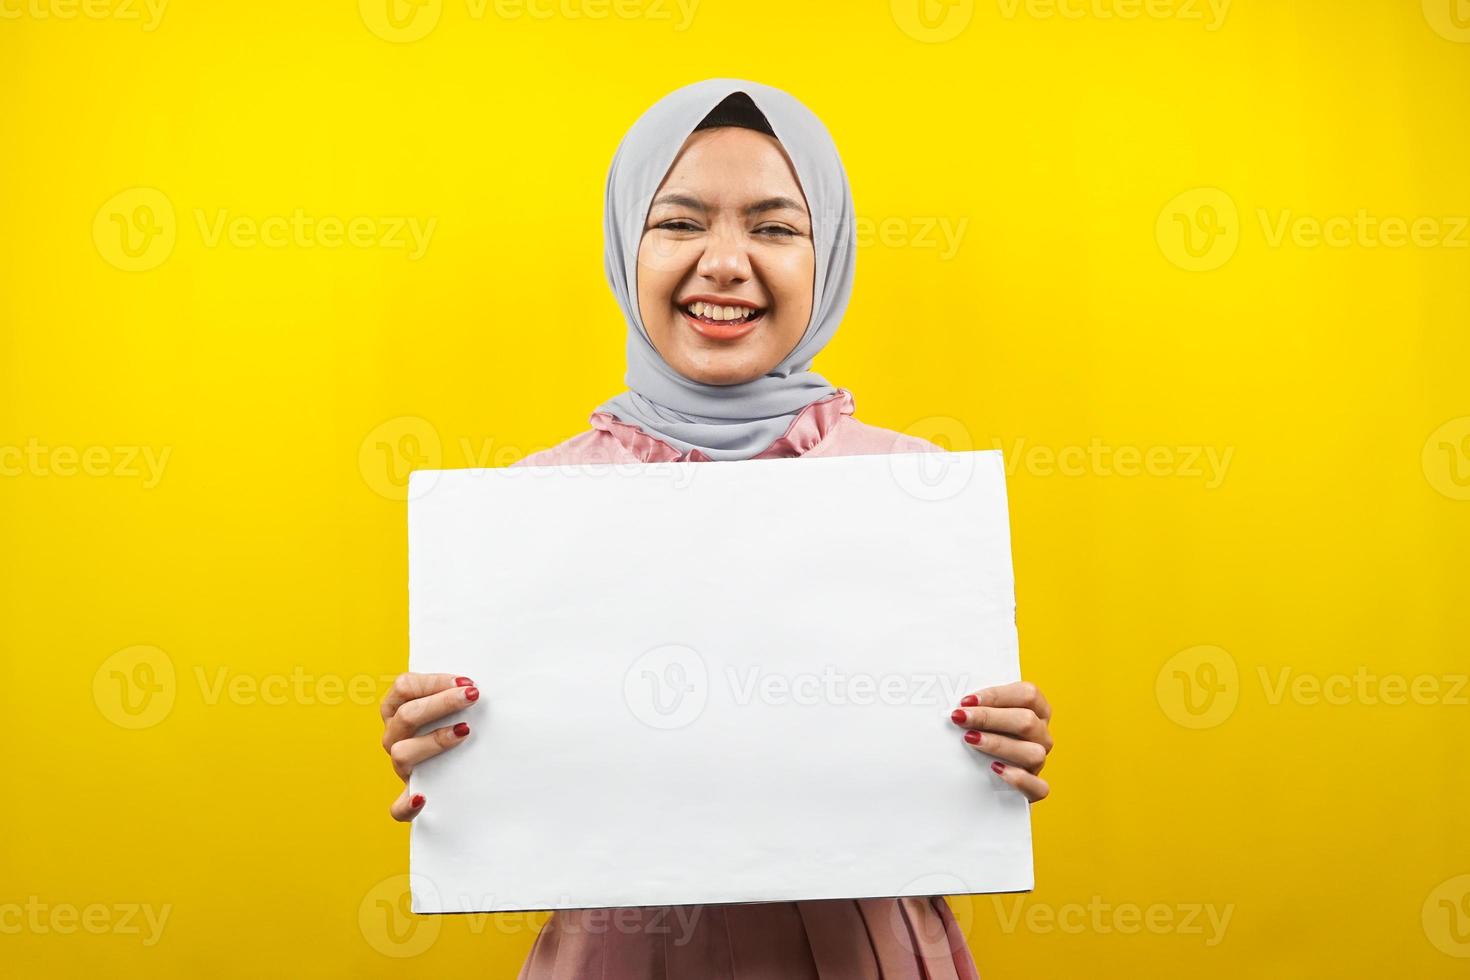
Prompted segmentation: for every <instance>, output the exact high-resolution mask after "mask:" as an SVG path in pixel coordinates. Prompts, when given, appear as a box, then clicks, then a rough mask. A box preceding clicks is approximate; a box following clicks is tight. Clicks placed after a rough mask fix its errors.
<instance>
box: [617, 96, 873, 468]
mask: <svg viewBox="0 0 1470 980" xmlns="http://www.w3.org/2000/svg"><path fill="white" fill-rule="evenodd" d="M735 92H744V93H745V94H746V95H748V96H750V99H751V101H752V102H754V103H755V105H756V108H758V109H760V111H761V112H762V113H763V114H764V115H765V117H766V120H767V121H768V122H769V123H770V124H771V129H772V130H774V131H775V134H776V139H777V140H778V141H780V143H781V146H782V147H783V148H784V149H785V151H786V154H787V156H789V157H790V158H791V163H792V165H793V166H794V167H795V169H796V178H797V181H798V182H799V183H800V184H801V189H802V191H803V192H804V193H805V194H806V200H807V207H808V208H809V209H810V211H811V218H812V245H813V248H814V249H815V252H816V255H815V258H816V263H815V266H816V276H815V283H814V289H813V294H812V318H811V322H810V323H808V324H807V328H806V332H805V333H804V334H803V335H802V338H801V340H800V342H798V343H797V345H796V347H795V348H794V349H793V350H792V351H791V353H790V354H788V355H787V356H786V358H785V359H784V360H783V361H781V363H779V364H777V365H776V366H775V367H774V368H772V369H771V371H770V372H769V373H767V374H766V375H764V376H762V377H759V378H755V379H753V380H751V381H747V382H743V383H741V384H733V385H709V384H702V383H700V382H698V381H691V380H690V379H688V378H686V377H684V376H683V375H681V374H679V373H678V372H677V371H675V370H674V369H673V368H672V367H670V366H669V365H668V364H667V363H666V362H665V361H664V359H663V358H662V357H661V356H660V355H659V353H658V351H657V350H656V349H655V348H654V346H653V344H652V342H651V341H650V340H649V339H648V332H647V330H645V329H644V326H643V320H642V317H640V316H639V314H638V284H637V272H638V244H639V241H640V240H641V239H642V237H643V225H644V222H645V221H646V220H647V217H648V209H649V205H650V204H651V203H652V201H653V195H654V193H655V192H656V191H657V190H658V187H659V185H660V184H662V183H663V179H664V177H665V176H666V175H667V174H668V171H669V168H670V167H671V166H673V163H674V158H675V157H676V156H678V153H679V150H680V149H681V148H682V147H683V145H684V140H685V139H687V138H688V137H689V134H690V133H692V132H693V131H694V127H695V126H697V125H699V124H700V122H702V121H703V120H704V117H705V116H707V115H708V114H709V112H710V110H712V109H714V108H715V107H716V106H718V105H719V104H720V103H721V102H723V101H724V100H725V97H726V96H728V95H731V94H733V93H735ZM854 229H855V225H854V218H853V206H852V190H851V189H850V188H849V187H848V183H847V172H846V171H845V170H844V169H843V167H842V160H841V158H840V157H839V156H838V155H837V146H836V144H834V143H833V142H832V136H831V134H829V133H828V132H827V128H826V127H825V126H824V125H822V121H821V120H820V119H818V118H817V117H816V116H815V115H814V114H813V113H812V111H811V110H810V109H808V108H807V107H806V106H804V105H802V104H801V103H800V102H798V101H797V100H796V99H795V98H793V97H792V96H790V95H788V94H786V93H785V92H783V91H781V90H780V89H775V88H771V87H770V86H768V85H761V84H758V83H756V82H747V81H742V80H740V79H732V78H712V79H708V80H706V81H702V82H695V83H694V84H693V85H688V86H685V87H684V88H681V89H677V90H675V91H673V92H670V93H669V94H668V95H666V96H664V97H663V98H662V99H660V100H659V101H658V102H656V103H654V105H653V106H652V107H651V108H650V109H649V110H648V111H647V112H645V113H644V114H643V115H642V116H640V117H639V119H638V121H637V122H635V123H634V124H633V126H632V128H631V129H629V130H628V132H627V134H626V135H625V136H624V137H623V141H622V143H621V144H619V146H618V151H617V153H616V154H615V155H614V156H613V161H612V166H611V168H609V170H608V175H607V205H606V212H605V214H604V218H603V233H604V258H605V265H606V269H607V279H608V283H609V284H610V285H611V286H612V291H613V295H614V296H615V297H617V301H618V306H619V307H621V308H622V311H623V318H624V319H625V320H626V321H627V323H628V341H627V357H628V371H627V374H626V375H625V376H624V379H623V380H624V382H625V383H626V384H627V386H628V389H629V390H628V391H625V392H623V393H622V394H621V395H618V396H617V397H615V398H612V399H610V400H609V401H607V402H605V403H603V404H602V405H599V406H598V408H597V410H598V411H602V412H608V413H610V414H612V415H614V416H615V417H617V418H618V419H620V420H622V421H624V422H628V423H630V424H633V425H637V426H638V427H640V428H641V429H643V430H644V431H645V432H648V433H649V434H650V435H654V436H657V437H658V438H660V439H662V440H664V441H665V442H667V443H669V444H670V445H672V446H675V447H676V448H678V449H679V450H680V451H681V452H688V451H689V450H690V449H692V448H698V449H700V450H702V451H703V452H704V453H705V454H706V455H708V456H709V457H710V458H711V459H715V460H734V459H749V458H750V457H752V456H755V455H757V454H759V453H760V452H761V451H762V450H764V449H766V448H768V447H769V446H770V445H771V443H773V442H775V441H776V440H777V439H779V438H781V436H782V435H784V434H785V432H786V430H787V428H788V427H789V426H790V425H791V422H792V420H793V419H795V418H796V416H797V414H798V413H799V412H800V411H801V410H802V409H803V408H805V407H806V406H807V405H810V404H811V403H812V402H815V401H820V400H821V399H823V398H826V397H827V396H829V395H831V394H833V393H834V392H835V391H836V390H837V389H836V388H834V387H833V386H832V385H831V384H829V383H828V382H827V379H826V378H824V377H822V376H821V375H820V374H817V373H815V372H814V371H812V370H810V368H811V365H812V359H813V358H814V357H816V355H817V352H818V351H820V350H821V349H822V348H823V347H825V346H827V342H828V341H829V340H831V339H832V335H833V334H835V333H836V332H837V325H838V324H839V323H841V322H842V315H843V313H844V312H845V311H846V310H847V301H848V298H849V297H850V296H851V295H852V280H853V273H854V270H855V268H856V264H857V255H856V252H855V251H854V247H853V246H854V237H855V231H854Z"/></svg>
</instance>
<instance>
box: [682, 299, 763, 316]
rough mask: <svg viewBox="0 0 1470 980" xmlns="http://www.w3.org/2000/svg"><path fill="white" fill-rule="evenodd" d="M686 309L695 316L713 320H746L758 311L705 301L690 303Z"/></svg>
mask: <svg viewBox="0 0 1470 980" xmlns="http://www.w3.org/2000/svg"><path fill="white" fill-rule="evenodd" d="M685 309H687V310H688V311H689V312H690V313H692V314H694V315H695V316H703V317H708V318H709V319H711V320H744V319H746V318H747V317H751V316H754V315H755V313H756V311H755V310H753V309H750V308H749V307H746V306H715V305H714V304H712V303H703V302H700V303H690V304H689V305H688V306H687V307H685Z"/></svg>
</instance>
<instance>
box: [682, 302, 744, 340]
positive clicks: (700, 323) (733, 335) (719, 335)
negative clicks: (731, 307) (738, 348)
mask: <svg viewBox="0 0 1470 980" xmlns="http://www.w3.org/2000/svg"><path fill="white" fill-rule="evenodd" d="M675 308H676V309H677V310H678V311H679V313H680V315H681V316H683V317H684V320H685V321H686V322H687V323H688V324H689V325H690V326H691V327H693V328H694V329H695V330H696V331H698V332H699V333H700V334H701V335H702V336H705V337H708V338H709V339H710V340H736V339H738V338H740V337H744V336H745V335H746V334H748V333H750V332H751V331H752V330H754V329H755V325H756V324H757V323H760V322H761V320H762V319H763V318H764V317H765V315H766V311H765V310H760V311H759V312H757V313H756V315H755V316H753V317H749V318H747V319H745V320H733V321H732V320H711V319H709V318H707V317H700V316H695V315H694V314H693V313H690V312H689V311H688V310H687V309H685V308H684V307H682V306H679V307H675Z"/></svg>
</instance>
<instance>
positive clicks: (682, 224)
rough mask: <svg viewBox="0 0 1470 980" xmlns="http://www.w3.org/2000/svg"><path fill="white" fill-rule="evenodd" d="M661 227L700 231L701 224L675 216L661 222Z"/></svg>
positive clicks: (667, 229)
mask: <svg viewBox="0 0 1470 980" xmlns="http://www.w3.org/2000/svg"><path fill="white" fill-rule="evenodd" d="M659 227H660V228H662V229H664V230H665V231H698V230H699V226H698V225H696V224H693V223H692V222H689V221H685V220H683V219H682V218H675V219H672V220H669V221H663V222H660V223H659Z"/></svg>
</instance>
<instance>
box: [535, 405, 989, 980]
mask: <svg viewBox="0 0 1470 980" xmlns="http://www.w3.org/2000/svg"><path fill="white" fill-rule="evenodd" d="M853 407H854V406H853V398H852V394H851V393H850V392H848V391H845V390H842V389H839V390H838V391H837V393H836V394H834V395H831V396H829V397H828V398H825V399H823V400H822V401H819V402H816V403H814V404H812V405H809V406H807V407H806V408H805V409H803V410H802V411H801V413H800V414H799V415H797V417H796V418H795V419H794V420H793V421H792V423H791V426H790V427H789V428H788V429H787V430H786V434H785V435H784V436H782V437H781V438H780V439H778V440H777V441H776V442H775V443H774V444H772V445H771V447H770V448H768V449H766V450H765V451H764V452H762V453H761V454H760V455H759V456H756V457H755V458H756V459H769V458H774V457H789V456H856V455H862V454H866V453H913V452H943V450H942V449H940V447H938V446H936V445H934V444H933V443H931V442H927V441H925V440H923V439H919V438H915V437H914V436H908V435H904V434H903V433H900V432H894V431H892V430H889V429H880V428H877V427H875V426H871V425H867V424H865V423H862V422H859V421H858V420H857V419H855V418H853V417H852V413H853ZM589 421H590V422H591V423H592V429H591V430H589V431H587V432H584V433H582V434H581V435H578V436H574V437H573V438H571V439H568V440H567V441H566V442H563V443H561V444H560V445H556V446H552V447H551V448H550V449H544V450H542V451H540V452H537V453H532V454H531V455H529V456H527V457H526V458H525V459H523V460H521V461H520V462H519V463H516V464H514V465H517V466H555V465H559V464H581V463H632V462H645V463H653V462H668V461H679V462H709V461H710V460H709V457H708V456H706V455H705V454H704V453H702V452H700V451H699V450H698V449H692V450H690V451H689V452H688V453H681V452H679V450H677V449H675V448H674V447H673V446H670V445H669V444H668V443H666V442H664V441H663V440H661V439H658V438H655V437H654V436H651V435H649V434H648V433H646V432H644V431H643V430H642V429H640V428H638V427H637V426H634V425H630V424H628V423H625V422H621V421H619V420H618V419H616V418H614V417H613V416H611V415H608V414H606V413H604V412H594V413H593V415H592V416H591V418H590V420H589ZM520 980H979V974H978V973H977V972H976V969H975V964H974V961H973V960H972V959H971V957H970V951H969V948H968V947H967V946H966V944H965V937H964V935H963V934H962V933H961V932H960V930H959V927H958V925H957V924H956V923H955V919H954V915H953V913H952V912H951V911H950V908H949V905H948V904H947V903H946V902H945V900H944V898H943V897H934V898H897V899H896V898H870V899H851V900H848V899H841V900H828V901H819V902H771V903H763V904H735V905H694V906H654V907H647V908H636V909H631V908H630V909H586V910H575V911H560V912H556V913H555V914H553V915H552V917H551V918H550V920H548V921H547V923H546V925H545V926H544V927H543V928H542V930H541V933H540V935H538V936H537V937H536V944H535V945H534V946H533V947H532V948H531V954H530V956H529V957H527V959H526V963H525V965H524V966H523V967H522V968H521V972H520Z"/></svg>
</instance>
